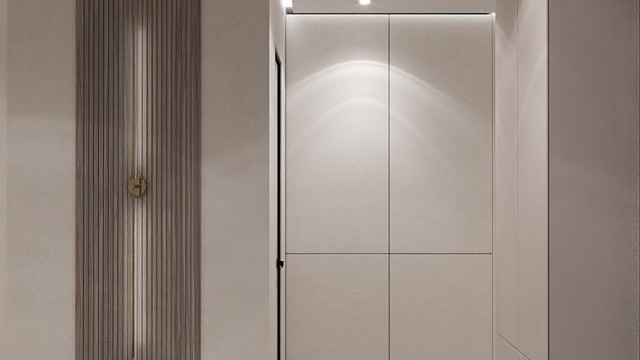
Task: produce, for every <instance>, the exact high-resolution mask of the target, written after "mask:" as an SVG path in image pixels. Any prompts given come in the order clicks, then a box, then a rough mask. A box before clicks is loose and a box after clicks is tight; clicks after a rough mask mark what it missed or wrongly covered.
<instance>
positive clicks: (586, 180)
mask: <svg viewBox="0 0 640 360" xmlns="http://www.w3.org/2000/svg"><path fill="white" fill-rule="evenodd" d="M549 4H550V12H549V15H550V17H549V21H550V24H549V26H550V28H549V30H550V43H549V46H550V50H549V55H550V59H549V60H550V76H549V79H550V89H551V93H550V95H551V97H550V115H549V127H550V137H549V150H550V159H549V160H550V164H549V166H550V175H549V185H550V189H549V190H550V194H549V195H550V203H549V205H550V219H549V220H550V233H549V234H550V239H549V242H550V334H551V343H550V346H551V348H550V354H551V359H552V360H564V359H568V360H571V359H580V360H600V359H638V356H639V354H638V116H639V112H638V96H639V93H638V85H639V83H638V0H616V1H601V0H551V1H550V2H549Z"/></svg>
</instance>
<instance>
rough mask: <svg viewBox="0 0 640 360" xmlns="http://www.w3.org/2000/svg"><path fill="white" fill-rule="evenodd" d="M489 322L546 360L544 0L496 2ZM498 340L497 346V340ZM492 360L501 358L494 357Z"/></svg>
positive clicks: (532, 358)
mask: <svg viewBox="0 0 640 360" xmlns="http://www.w3.org/2000/svg"><path fill="white" fill-rule="evenodd" d="M496 6H497V8H496V22H497V24H496V51H497V53H496V55H497V56H496V76H497V79H496V94H497V96H496V139H495V146H496V148H495V150H496V155H495V156H496V159H495V161H496V178H495V181H496V184H495V186H496V199H495V204H496V206H495V212H496V213H495V221H496V229H495V244H496V254H497V255H496V324H497V326H496V327H497V333H498V335H499V336H498V345H500V344H501V341H504V342H508V343H509V344H510V346H511V347H512V349H513V350H514V351H515V353H516V354H517V353H518V352H519V353H521V354H522V355H524V356H526V357H527V358H528V359H529V360H545V359H547V358H548V321H547V316H548V305H547V304H548V271H547V264H548V236H547V228H548V202H547V196H548V195H547V194H548V188H547V181H548V160H547V157H548V155H547V154H548V152H547V151H548V150H547V137H548V135H547V134H548V104H547V101H548V100H547V99H548V86H547V79H548V66H547V53H548V52H547V48H548V46H547V2H546V0H518V1H517V2H516V1H513V0H498V1H497V4H496ZM502 345H504V344H502ZM498 360H502V359H501V358H500V357H498Z"/></svg>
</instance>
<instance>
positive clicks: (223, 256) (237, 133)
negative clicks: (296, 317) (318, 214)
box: [202, 0, 284, 360]
mask: <svg viewBox="0 0 640 360" xmlns="http://www.w3.org/2000/svg"><path fill="white" fill-rule="evenodd" d="M274 2H275V1H274ZM270 14H272V15H271V16H270ZM283 17H284V10H283V9H278V5H277V4H270V3H269V2H266V1H264V2H263V1H259V2H256V1H252V0H203V1H202V19H203V29H202V31H203V32H202V66H203V67H202V70H203V71H202V76H203V78H202V98H203V104H202V141H203V148H202V162H203V163H202V196H203V198H202V224H203V228H202V259H203V263H202V272H203V273H202V356H203V358H204V359H214V358H215V359H228V360H233V359H238V360H240V359H242V360H245V359H265V358H266V359H272V358H274V356H275V349H276V347H275V334H274V331H275V324H274V322H275V316H274V314H275V313H274V312H273V309H274V305H275V303H274V300H275V290H274V289H275V288H274V287H275V281H274V279H275V272H274V271H273V269H272V268H273V267H275V254H272V252H273V251H272V250H273V248H274V244H273V241H274V236H273V229H274V219H275V218H274V217H273V211H272V209H273V206H272V205H273V202H272V201H271V204H270V199H272V198H273V194H274V190H275V188H274V183H273V169H272V168H273V166H272V165H273V163H274V161H273V145H274V143H273V141H272V140H273V139H271V137H272V136H273V129H274V128H273V120H274V119H273V111H270V109H271V110H272V109H273V104H272V102H273V98H272V97H271V95H270V89H271V86H270V80H269V79H270V78H272V79H273V76H272V74H270V73H271V71H272V68H271V66H270V65H271V64H272V58H273V55H274V54H273V47H272V46H270V41H273V43H274V44H283V43H284V41H283V39H284V34H283V31H284V19H283ZM271 25H273V27H272V28H271ZM270 28H271V31H272V32H273V34H274V39H270V36H269V34H270ZM280 48H282V47H280ZM270 134H271V135H270ZM270 165H271V166H270Z"/></svg>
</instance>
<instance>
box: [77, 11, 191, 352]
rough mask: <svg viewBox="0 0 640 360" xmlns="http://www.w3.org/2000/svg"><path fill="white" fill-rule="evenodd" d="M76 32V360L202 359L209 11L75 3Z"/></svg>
mask: <svg viewBox="0 0 640 360" xmlns="http://www.w3.org/2000/svg"><path fill="white" fill-rule="evenodd" d="M77 32H78V34H77V35H78V36H77V39H78V40H77V41H78V47H77V62H78V66H77V69H78V70H77V71H78V74H77V79H78V80H77V81H78V84H77V85H78V94H77V104H78V109H77V114H78V123H77V152H78V156H77V159H78V166H77V174H78V176H77V292H76V293H77V307H76V308H77V316H76V329H77V341H76V351H77V359H105V360H107V359H108V360H112V359H118V360H119V359H132V358H135V359H138V360H140V359H143V360H146V359H149V360H151V359H153V360H159V359H199V358H200V256H199V254H200V1H199V0H77ZM135 175H138V176H141V177H144V178H146V179H147V181H148V184H149V186H148V191H147V193H146V195H144V196H143V197H141V198H134V197H132V196H131V195H130V194H129V193H128V192H127V181H128V180H129V179H130V178H131V177H133V176H135Z"/></svg>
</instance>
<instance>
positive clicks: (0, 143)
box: [0, 0, 9, 360]
mask: <svg viewBox="0 0 640 360" xmlns="http://www.w3.org/2000/svg"><path fill="white" fill-rule="evenodd" d="M7 15H8V14H7V0H0V360H7V357H6V353H5V352H6V332H5V331H6V311H7V309H6V304H7V280H8V277H7V75H8V72H7V60H8V58H7V40H8V30H9V28H8V27H7V21H8V17H7Z"/></svg>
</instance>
